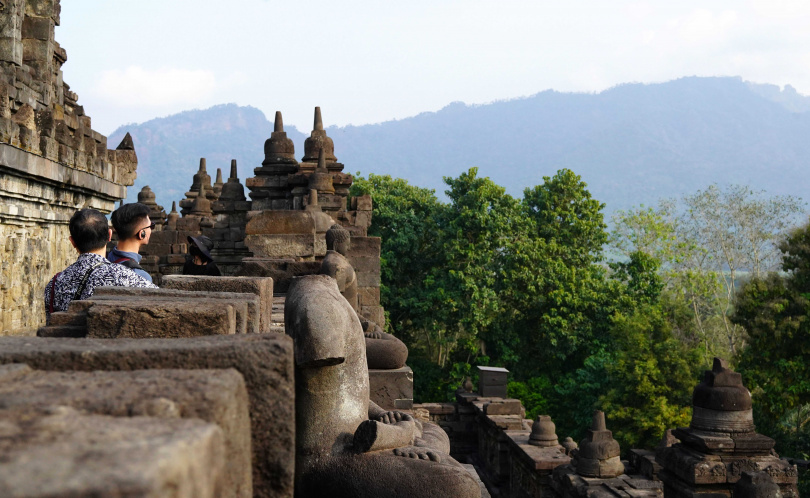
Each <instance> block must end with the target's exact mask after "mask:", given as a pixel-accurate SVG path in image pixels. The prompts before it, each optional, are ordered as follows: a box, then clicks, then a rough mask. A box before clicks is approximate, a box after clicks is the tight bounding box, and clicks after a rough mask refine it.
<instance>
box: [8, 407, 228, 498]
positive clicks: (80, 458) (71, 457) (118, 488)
mask: <svg viewBox="0 0 810 498" xmlns="http://www.w3.org/2000/svg"><path fill="white" fill-rule="evenodd" d="M0 425H2V427H3V429H4V433H7V434H14V435H15V437H4V438H0V452H2V454H3V459H2V461H0V490H2V494H3V496H25V497H32V498H34V497H41V498H45V497H52V496H71V497H77V498H90V497H94V496H133V497H135V496H142V497H146V496H167V494H166V493H168V492H171V495H172V496H195V497H201V498H215V497H217V496H221V494H222V491H223V474H224V457H225V452H224V444H223V436H222V431H221V430H220V429H219V427H217V426H216V425H214V424H210V423H207V422H203V421H201V420H190V419H167V418H153V417H130V418H126V419H124V418H121V417H107V416H101V415H82V414H80V413H78V412H77V411H76V410H73V409H71V408H68V407H56V408H54V409H51V410H49V411H43V410H36V409H32V408H22V409H10V410H0Z"/></svg>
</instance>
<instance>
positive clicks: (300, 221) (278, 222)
mask: <svg viewBox="0 0 810 498" xmlns="http://www.w3.org/2000/svg"><path fill="white" fill-rule="evenodd" d="M245 233H246V234H248V235H259V234H261V235H293V234H310V233H311V234H313V235H314V234H315V221H314V220H313V218H312V215H311V214H310V213H309V212H307V211H262V212H260V213H258V214H254V215H253V216H252V217H251V218H250V221H248V224H247V227H245Z"/></svg>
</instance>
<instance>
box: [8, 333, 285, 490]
mask: <svg viewBox="0 0 810 498" xmlns="http://www.w3.org/2000/svg"><path fill="white" fill-rule="evenodd" d="M6 363H26V364H28V365H29V366H31V367H32V368H35V369H41V370H76V371H93V370H144V369H167V368H168V369H212V368H213V369H227V368H234V369H236V370H237V371H239V372H240V373H241V374H242V375H243V376H244V378H245V384H246V385H247V389H248V397H249V400H250V418H251V434H252V446H253V487H254V496H260V497H270V496H284V497H292V492H293V476H294V462H295V406H294V405H295V402H294V398H295V394H294V393H295V388H294V374H293V343H292V339H290V338H289V337H287V336H285V335H275V334H273V335H257V334H249V335H234V336H207V337H198V338H191V339H174V340H171V341H167V340H163V339H115V340H104V339H71V340H64V339H49V338H42V339H37V340H31V339H30V338H25V337H0V364H6ZM133 440H134V439H133Z"/></svg>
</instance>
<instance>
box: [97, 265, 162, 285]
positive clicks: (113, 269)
mask: <svg viewBox="0 0 810 498" xmlns="http://www.w3.org/2000/svg"><path fill="white" fill-rule="evenodd" d="M140 271H144V270H140ZM103 272H104V273H105V274H106V275H107V276H109V277H110V278H111V279H113V281H114V282H115V285H120V286H124V287H154V286H155V285H154V284H153V283H152V281H151V279H147V278H144V277H143V276H142V275H139V273H140V272H138V271H135V270H132V269H130V268H127V267H126V266H124V265H119V264H107V265H104V270H103ZM144 273H145V272H144ZM147 275H148V273H147Z"/></svg>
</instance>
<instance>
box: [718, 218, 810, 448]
mask: <svg viewBox="0 0 810 498" xmlns="http://www.w3.org/2000/svg"><path fill="white" fill-rule="evenodd" d="M781 249H782V251H783V254H784V256H783V263H782V269H783V270H784V271H785V272H787V275H786V276H781V275H779V274H776V273H772V274H770V275H767V276H760V277H754V278H753V279H751V281H750V282H748V283H747V284H746V285H744V286H743V287H742V289H741V290H740V294H739V300H738V303H737V309H736V311H735V313H734V315H733V317H732V319H733V320H734V322H735V323H737V324H739V325H741V326H744V327H745V328H746V330H747V331H748V337H749V339H748V345H747V347H746V348H745V350H743V351H742V353H741V354H740V357H739V370H740V371H741V372H742V374H743V377H744V380H745V382H746V384H747V387H748V388H749V389H750V390H751V391H752V394H753V396H754V406H755V409H756V411H757V414H758V415H760V417H758V419H757V420H758V423H760V424H762V423H764V424H769V425H770V429H771V430H772V431H779V430H783V431H787V432H788V433H789V434H788V435H789V436H790V437H789V438H788V439H789V440H791V441H792V443H796V442H799V441H804V442H805V446H804V447H794V448H789V450H793V451H791V453H793V454H794V455H796V456H800V455H797V454H796V453H797V452H803V453H810V444H807V443H808V440H810V438H809V437H808V436H810V432H808V431H807V428H806V427H805V425H804V420H806V417H801V416H800V415H801V413H803V412H805V411H806V409H805V408H806V407H807V405H810V318H809V317H810V225H805V226H803V227H801V228H799V229H797V230H795V231H794V232H793V233H792V234H791V235H790V236H789V237H788V238H787V239H786V240H785V242H784V243H783V244H782V245H781ZM786 421H791V422H792V423H790V424H789V425H787V426H786V424H785V422H786Z"/></svg>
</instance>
